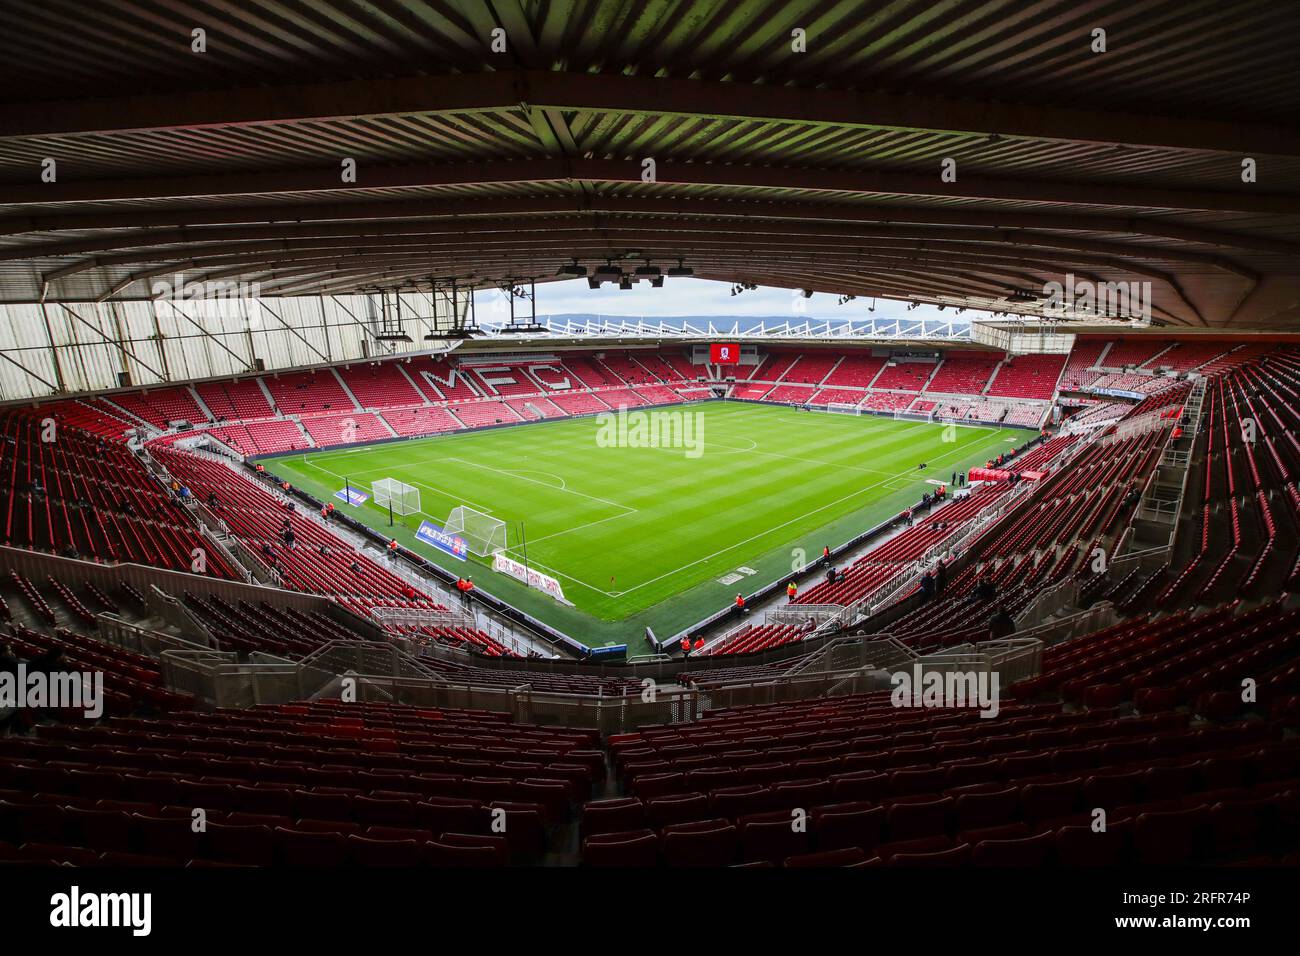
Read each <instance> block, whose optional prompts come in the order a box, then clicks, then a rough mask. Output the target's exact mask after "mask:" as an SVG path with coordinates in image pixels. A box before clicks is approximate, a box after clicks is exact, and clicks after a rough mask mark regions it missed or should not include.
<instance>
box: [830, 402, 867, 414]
mask: <svg viewBox="0 0 1300 956" xmlns="http://www.w3.org/2000/svg"><path fill="white" fill-rule="evenodd" d="M826 411H828V412H835V413H837V414H840V415H857V414H859V413H861V411H862V409H861V408H860V407H859V406H857V405H856V404H853V403H851V402H827V403H826Z"/></svg>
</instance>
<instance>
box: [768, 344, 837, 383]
mask: <svg viewBox="0 0 1300 956" xmlns="http://www.w3.org/2000/svg"><path fill="white" fill-rule="evenodd" d="M839 361H840V356H839V354H838V353H835V352H805V353H804V354H803V355H801V356H800V357H799V361H798V362H796V363H795V364H794V367H793V368H791V369H790V370H788V371H787V372H786V373H785V375H784V376H783V377H782V378H781V381H782V382H790V383H792V384H803V385H818V384H820V383H821V381H822V379H824V378H826V376H827V375H828V374H829V373H830V370H831V369H832V368H834V367H835V366H836V365H838V364H839Z"/></svg>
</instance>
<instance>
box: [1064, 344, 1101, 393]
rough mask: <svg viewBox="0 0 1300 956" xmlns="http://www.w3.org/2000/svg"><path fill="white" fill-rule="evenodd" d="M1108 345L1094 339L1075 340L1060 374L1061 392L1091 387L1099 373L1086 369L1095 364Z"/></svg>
mask: <svg viewBox="0 0 1300 956" xmlns="http://www.w3.org/2000/svg"><path fill="white" fill-rule="evenodd" d="M1108 344H1109V343H1107V342H1105V341H1098V340H1095V339H1076V340H1075V343H1074V348H1073V349H1071V351H1070V356H1069V360H1068V361H1067V362H1066V363H1065V371H1064V372H1062V373H1061V390H1062V391H1067V392H1073V391H1078V390H1079V389H1081V388H1086V387H1087V386H1089V385H1091V384H1092V383H1093V382H1094V381H1095V380H1096V378H1097V376H1099V375H1100V374H1101V373H1100V372H1090V371H1088V369H1089V368H1091V367H1092V366H1094V365H1096V364H1097V360H1098V359H1099V358H1100V357H1101V353H1102V352H1104V351H1105V350H1106V346H1107V345H1108Z"/></svg>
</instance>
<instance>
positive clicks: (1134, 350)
mask: <svg viewBox="0 0 1300 956" xmlns="http://www.w3.org/2000/svg"><path fill="white" fill-rule="evenodd" d="M1169 345H1170V343H1169V342H1167V341H1161V340H1159V339H1151V338H1137V339H1119V340H1118V341H1116V342H1115V344H1113V345H1112V346H1111V347H1110V351H1109V352H1107V353H1106V356H1105V358H1104V359H1102V365H1103V367H1105V368H1126V367H1128V366H1133V367H1138V366H1143V365H1146V364H1147V363H1148V362H1150V361H1151V360H1152V359H1153V358H1155V357H1156V356H1157V355H1158V354H1159V353H1161V352H1163V351H1164V350H1165V349H1167V348H1168V347H1169ZM1157 364H1159V363H1157Z"/></svg>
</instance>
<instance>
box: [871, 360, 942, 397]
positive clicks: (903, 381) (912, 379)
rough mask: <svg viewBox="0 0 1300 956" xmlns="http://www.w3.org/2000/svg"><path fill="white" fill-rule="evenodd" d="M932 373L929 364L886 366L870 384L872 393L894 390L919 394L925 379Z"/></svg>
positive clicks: (914, 363)
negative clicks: (881, 390)
mask: <svg viewBox="0 0 1300 956" xmlns="http://www.w3.org/2000/svg"><path fill="white" fill-rule="evenodd" d="M932 372H934V365H933V364H931V363H930V362H896V363H894V364H893V365H888V366H886V367H885V368H884V369H882V370H881V372H880V374H879V375H877V376H876V380H875V381H874V382H872V383H871V388H872V390H873V391H877V390H880V389H895V390H897V391H903V392H919V391H921V386H923V385H924V384H925V381H926V379H928V378H929V377H930V374H931V373H932Z"/></svg>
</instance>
